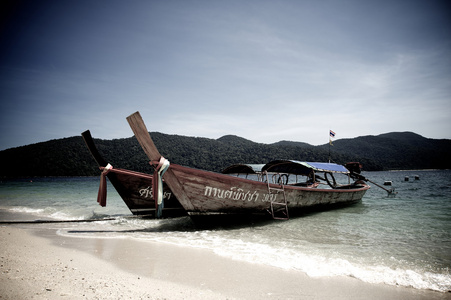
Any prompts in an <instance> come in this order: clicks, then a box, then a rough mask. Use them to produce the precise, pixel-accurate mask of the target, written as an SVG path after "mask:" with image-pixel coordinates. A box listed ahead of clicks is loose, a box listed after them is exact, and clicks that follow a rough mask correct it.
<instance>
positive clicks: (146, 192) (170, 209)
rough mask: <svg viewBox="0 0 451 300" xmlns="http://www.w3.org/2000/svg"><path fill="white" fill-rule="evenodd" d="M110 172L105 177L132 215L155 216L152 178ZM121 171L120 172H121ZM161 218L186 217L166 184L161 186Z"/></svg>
mask: <svg viewBox="0 0 451 300" xmlns="http://www.w3.org/2000/svg"><path fill="white" fill-rule="evenodd" d="M117 171H119V172H113V171H110V172H109V173H108V174H107V177H108V179H109V181H110V182H111V184H112V185H113V186H114V188H115V189H116V191H117V192H118V194H119V195H120V196H121V198H122V200H123V201H124V203H125V204H126V205H127V207H128V208H129V209H130V211H131V212H132V213H133V214H134V215H148V216H155V214H156V210H155V200H154V198H153V192H152V181H153V176H152V175H148V174H144V173H140V172H133V171H128V170H120V169H119V170H117ZM121 171H122V172H121ZM163 201H164V208H163V217H176V216H183V215H186V214H187V213H186V211H185V210H184V209H183V207H182V206H181V205H180V203H179V202H178V201H177V199H176V197H175V195H174V194H173V193H172V191H171V190H170V189H169V187H168V186H167V185H166V184H163Z"/></svg>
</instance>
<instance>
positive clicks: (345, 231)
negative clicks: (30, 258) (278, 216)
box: [0, 171, 451, 292]
mask: <svg viewBox="0 0 451 300" xmlns="http://www.w3.org/2000/svg"><path fill="white" fill-rule="evenodd" d="M364 175H365V176H366V177H368V178H369V179H371V180H372V181H374V182H376V183H379V184H382V183H383V182H384V181H386V180H391V181H392V182H393V187H395V188H396V191H397V192H398V194H397V195H396V197H394V198H393V197H387V193H386V192H385V191H383V190H381V189H380V188H378V187H376V186H374V185H372V188H371V189H370V190H369V192H368V193H367V194H366V195H365V197H364V198H363V201H362V203H359V204H357V205H354V206H351V207H347V208H343V209H338V210H332V211H325V212H319V213H309V214H306V215H303V216H301V217H296V218H292V219H290V220H289V221H269V222H255V223H248V224H244V225H243V224H241V226H240V224H238V225H235V226H216V227H214V226H213V227H206V228H202V227H199V226H198V225H196V224H194V223H193V222H192V221H191V219H190V218H189V217H182V218H176V219H164V220H153V219H137V218H134V217H131V213H130V212H129V210H128V209H127V207H126V206H125V204H124V203H123V202H122V200H121V199H120V197H119V196H118V195H117V193H116V192H115V190H114V189H113V188H112V186H111V185H110V184H109V185H108V186H109V188H108V202H107V207H105V208H102V207H100V206H99V205H98V204H97V203H96V197H97V189H98V184H99V178H97V177H96V178H94V177H80V178H78V177H77V178H34V179H33V180H32V182H30V180H25V179H24V180H16V181H3V182H1V184H0V208H2V209H6V210H11V211H16V212H22V213H27V214H30V219H40V218H54V219H61V220H68V219H92V218H99V217H109V216H113V217H115V218H114V220H109V221H102V222H95V223H60V224H45V225H39V226H47V227H50V228H54V229H55V230H56V231H57V232H58V234H60V235H64V236H74V237H75V236H76V237H85V238H90V237H93V236H95V237H105V238H122V237H127V238H133V239H141V240H150V241H159V242H165V243H172V244H177V245H182V246H188V247H201V248H206V249H211V250H212V251H214V252H215V253H217V254H218V255H221V256H226V257H230V258H232V259H236V260H243V261H248V262H252V263H256V264H266V265H272V266H276V267H279V268H284V269H291V270H297V271H299V272H304V273H307V274H308V275H309V276H312V277H315V276H352V277H355V278H358V279H360V280H362V281H365V282H372V283H386V284H390V285H401V286H409V287H413V288H416V289H431V290H436V291H442V292H446V291H451V272H450V267H451V171H398V172H366V173H365V174H364ZM415 175H418V176H419V178H420V179H419V180H415V179H414V176H415ZM405 176H409V179H410V180H409V181H404V178H405ZM27 226H37V225H33V224H31V225H27Z"/></svg>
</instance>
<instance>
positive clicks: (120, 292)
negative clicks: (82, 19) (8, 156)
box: [0, 225, 451, 300]
mask: <svg viewBox="0 0 451 300" xmlns="http://www.w3.org/2000/svg"><path fill="white" fill-rule="evenodd" d="M26 227H27V228H29V229H23V228H22V229H20V228H18V227H17V226H15V225H6V226H1V227H0V237H1V243H0V272H1V275H0V299H346V300H348V299H451V294H450V293H438V292H433V291H424V290H415V289H412V288H402V287H394V286H388V285H375V284H367V283H364V282H361V281H359V280H357V279H352V278H347V277H341V278H310V277H308V276H307V275H305V274H302V273H299V272H294V271H285V270H281V269H277V268H273V267H268V266H261V265H256V264H250V263H243V262H238V261H234V260H231V259H228V258H223V257H220V256H217V255H215V254H214V253H212V252H210V251H207V250H202V249H193V248H182V247H179V246H173V245H168V244H163V243H155V242H141V241H136V240H131V239H102V238H92V239H80V238H70V237H61V236H58V235H57V234H56V233H55V232H54V231H52V230H48V229H46V230H42V229H41V230H35V229H30V228H32V227H30V226H26Z"/></svg>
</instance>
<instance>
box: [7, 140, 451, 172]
mask: <svg viewBox="0 0 451 300" xmlns="http://www.w3.org/2000/svg"><path fill="white" fill-rule="evenodd" d="M152 138H153V140H154V142H155V144H156V146H157V147H158V148H159V150H160V153H161V154H162V155H163V156H164V157H166V158H167V159H169V160H170V161H171V162H172V163H176V164H181V165H185V166H189V167H194V168H199V169H206V170H211V171H221V170H222V169H223V168H225V167H226V166H228V165H230V164H234V163H266V162H268V161H271V160H274V159H294V160H303V161H327V160H328V155H329V145H328V144H325V145H321V146H312V145H309V144H306V143H302V142H290V141H281V142H278V143H274V144H260V143H255V142H252V141H250V140H246V139H244V138H241V137H237V136H233V135H227V136H223V137H221V138H219V139H217V140H214V139H208V138H198V137H186V136H179V135H167V134H162V133H152ZM94 141H95V143H96V146H97V148H98V149H99V152H100V154H101V155H102V156H103V157H104V159H105V160H106V161H108V162H110V163H111V164H112V165H113V166H114V167H117V168H125V169H130V170H135V171H141V172H150V171H151V170H150V166H149V164H148V159H147V157H146V156H145V154H144V152H143V151H142V149H141V147H140V146H139V144H138V142H137V141H136V139H135V137H130V138H124V139H114V140H101V139H94ZM330 149H331V156H332V161H334V162H336V163H339V164H344V163H346V162H350V161H360V162H361V163H362V164H363V166H364V170H367V171H372V170H390V169H450V168H451V158H450V156H449V152H450V150H451V140H437V139H428V138H424V137H422V136H420V135H417V134H415V133H411V132H401V133H387V134H381V135H378V136H363V137H357V138H353V139H340V140H336V141H334V142H333V146H331V147H330ZM0 163H1V168H0V176H1V177H28V176H89V175H99V173H100V171H99V169H98V166H97V163H96V162H95V161H94V159H93V158H92V156H91V154H90V153H89V151H88V149H87V147H86V146H85V144H84V141H83V139H82V137H81V136H76V137H70V138H63V139H58V140H51V141H47V142H42V143H37V144H32V145H28V146H23V147H18V148H11V149H7V150H4V151H0Z"/></svg>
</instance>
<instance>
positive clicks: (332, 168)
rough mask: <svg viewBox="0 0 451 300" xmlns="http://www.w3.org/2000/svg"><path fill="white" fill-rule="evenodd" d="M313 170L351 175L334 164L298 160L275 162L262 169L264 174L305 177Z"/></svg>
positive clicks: (342, 167) (340, 166) (343, 168)
mask: <svg viewBox="0 0 451 300" xmlns="http://www.w3.org/2000/svg"><path fill="white" fill-rule="evenodd" d="M312 170H313V171H316V172H331V173H343V174H349V170H348V169H346V168H345V167H344V166H342V165H338V164H334V163H323V162H305V161H297V160H274V161H272V162H269V163H267V164H266V165H265V166H264V167H263V168H262V172H264V171H267V172H272V173H288V174H297V175H305V176H307V175H309V174H310V172H311V171H312Z"/></svg>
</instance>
